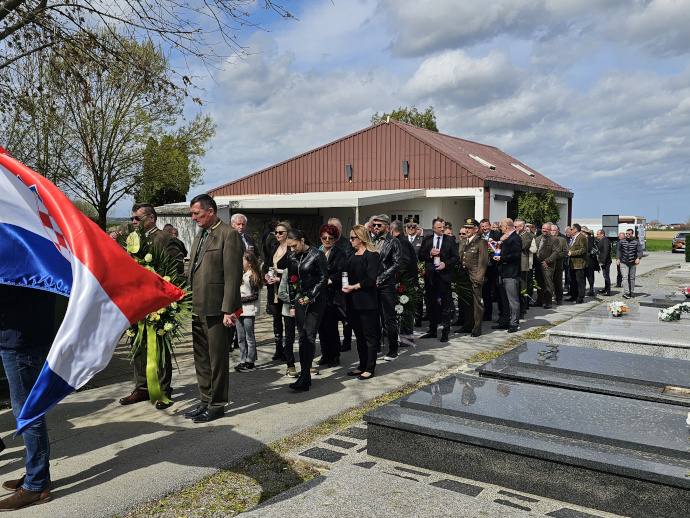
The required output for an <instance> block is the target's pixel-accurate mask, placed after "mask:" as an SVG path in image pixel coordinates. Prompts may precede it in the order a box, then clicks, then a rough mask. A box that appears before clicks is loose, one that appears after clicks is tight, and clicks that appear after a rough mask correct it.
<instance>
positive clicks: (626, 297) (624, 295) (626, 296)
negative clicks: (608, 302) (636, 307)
mask: <svg viewBox="0 0 690 518" xmlns="http://www.w3.org/2000/svg"><path fill="white" fill-rule="evenodd" d="M623 298H624V299H629V298H631V297H630V295H626V294H625V293H623Z"/></svg>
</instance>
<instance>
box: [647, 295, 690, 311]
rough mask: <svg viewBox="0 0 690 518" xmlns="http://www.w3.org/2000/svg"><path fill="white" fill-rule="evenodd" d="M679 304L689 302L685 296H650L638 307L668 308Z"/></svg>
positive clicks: (689, 299)
mask: <svg viewBox="0 0 690 518" xmlns="http://www.w3.org/2000/svg"><path fill="white" fill-rule="evenodd" d="M681 302H690V298H688V297H686V296H685V295H650V296H649V297H645V298H643V299H642V300H641V301H640V306H643V307H649V308H670V307H671V306H675V305H676V304H680V303H681Z"/></svg>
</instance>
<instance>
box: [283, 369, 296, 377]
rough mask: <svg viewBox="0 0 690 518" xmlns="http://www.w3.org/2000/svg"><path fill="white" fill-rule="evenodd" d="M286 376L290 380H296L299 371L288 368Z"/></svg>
mask: <svg viewBox="0 0 690 518" xmlns="http://www.w3.org/2000/svg"><path fill="white" fill-rule="evenodd" d="M285 375H286V376H287V377H288V378H296V377H297V369H295V368H294V367H288V368H287V371H286V372H285Z"/></svg>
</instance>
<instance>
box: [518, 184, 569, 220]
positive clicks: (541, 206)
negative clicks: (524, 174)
mask: <svg viewBox="0 0 690 518" xmlns="http://www.w3.org/2000/svg"><path fill="white" fill-rule="evenodd" d="M513 206H514V208H515V212H516V216H517V218H520V219H524V220H525V221H527V222H529V223H534V224H535V225H536V226H537V227H540V226H541V225H543V224H544V223H546V222H547V221H551V222H552V223H558V220H559V219H561V215H560V211H559V210H558V204H557V203H556V197H555V196H554V194H553V192H551V191H546V192H538V193H537V192H532V191H520V192H516V193H515V195H514V196H513Z"/></svg>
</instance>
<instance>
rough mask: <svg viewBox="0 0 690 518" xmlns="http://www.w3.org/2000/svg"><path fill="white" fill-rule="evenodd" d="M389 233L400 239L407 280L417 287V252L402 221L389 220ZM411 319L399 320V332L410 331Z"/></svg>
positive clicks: (408, 332) (405, 332)
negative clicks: (406, 320) (404, 229)
mask: <svg viewBox="0 0 690 518" xmlns="http://www.w3.org/2000/svg"><path fill="white" fill-rule="evenodd" d="M390 232H391V235H392V236H393V237H395V238H397V239H398V241H400V248H401V249H402V258H403V269H404V271H405V273H406V274H407V282H408V283H409V285H410V286H412V287H415V288H416V287H417V284H418V282H419V276H418V274H417V254H416V253H415V250H414V247H413V246H412V244H411V243H410V241H409V239H407V236H406V235H405V232H404V231H403V224H402V221H400V220H399V219H396V220H395V221H391V227H390ZM350 248H352V247H350ZM412 331H413V329H412V320H410V321H409V322H401V324H400V332H401V333H402V334H404V335H407V334H410V333H412Z"/></svg>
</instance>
